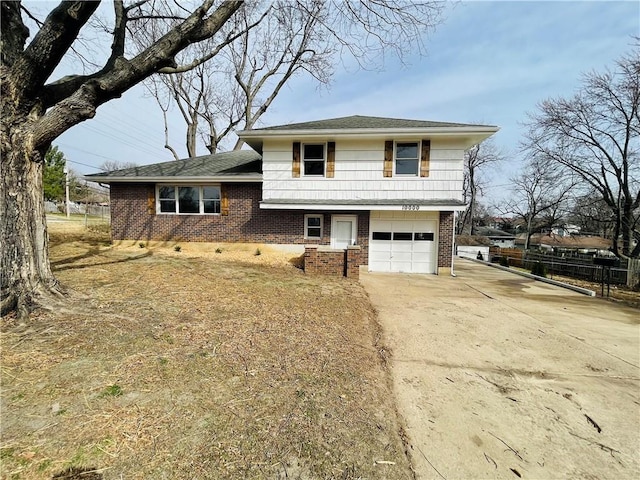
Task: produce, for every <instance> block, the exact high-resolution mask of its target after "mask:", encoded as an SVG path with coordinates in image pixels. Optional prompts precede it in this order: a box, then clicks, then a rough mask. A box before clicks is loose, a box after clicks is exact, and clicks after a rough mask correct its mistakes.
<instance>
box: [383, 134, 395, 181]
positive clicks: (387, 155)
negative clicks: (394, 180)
mask: <svg viewBox="0 0 640 480" xmlns="http://www.w3.org/2000/svg"><path fill="white" fill-rule="evenodd" d="M383 174H384V176H385V177H392V176H393V141H392V140H387V141H386V142H384V171H383Z"/></svg>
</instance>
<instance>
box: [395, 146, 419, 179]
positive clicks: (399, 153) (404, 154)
mask: <svg viewBox="0 0 640 480" xmlns="http://www.w3.org/2000/svg"><path fill="white" fill-rule="evenodd" d="M419 172H420V157H419V143H418V142H402V143H401V142H396V154H395V173H396V175H411V176H418V173H419Z"/></svg>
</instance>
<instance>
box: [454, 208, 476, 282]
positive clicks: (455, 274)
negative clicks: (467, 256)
mask: <svg viewBox="0 0 640 480" xmlns="http://www.w3.org/2000/svg"><path fill="white" fill-rule="evenodd" d="M472 221H473V219H472ZM455 241H456V212H455V211H454V212H453V226H452V228H451V276H452V277H455V276H456V274H455V272H454V271H453V258H454V256H455V253H456V244H455Z"/></svg>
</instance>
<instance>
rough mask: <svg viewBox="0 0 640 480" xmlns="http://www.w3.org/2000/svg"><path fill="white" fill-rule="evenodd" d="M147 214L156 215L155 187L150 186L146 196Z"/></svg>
mask: <svg viewBox="0 0 640 480" xmlns="http://www.w3.org/2000/svg"><path fill="white" fill-rule="evenodd" d="M147 213H148V214H149V215H153V214H155V213H156V187H155V185H151V186H150V187H149V191H148V194H147Z"/></svg>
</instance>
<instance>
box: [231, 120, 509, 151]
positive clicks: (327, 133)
mask: <svg viewBox="0 0 640 480" xmlns="http://www.w3.org/2000/svg"><path fill="white" fill-rule="evenodd" d="M498 130H500V128H499V127H496V126H473V127H421V128H344V129H339V128H330V129H306V130H296V129H292V130H242V131H240V132H238V133H237V135H238V137H240V138H241V139H242V140H244V142H245V143H247V145H249V146H250V147H251V148H253V149H254V150H255V151H257V152H259V153H261V152H262V145H263V143H264V140H266V139H286V138H302V137H305V138H343V139H349V138H352V139H356V138H365V139H366V138H389V139H391V138H393V139H398V138H400V139H402V138H407V139H409V138H411V139H415V138H419V137H427V138H430V139H438V138H440V139H459V140H466V142H465V143H466V144H467V145H469V146H471V145H475V144H476V143H479V142H481V141H482V140H485V139H486V138H489V137H490V136H491V135H493V134H494V133H496V132H497V131H498Z"/></svg>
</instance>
